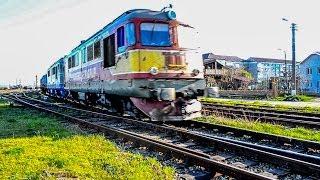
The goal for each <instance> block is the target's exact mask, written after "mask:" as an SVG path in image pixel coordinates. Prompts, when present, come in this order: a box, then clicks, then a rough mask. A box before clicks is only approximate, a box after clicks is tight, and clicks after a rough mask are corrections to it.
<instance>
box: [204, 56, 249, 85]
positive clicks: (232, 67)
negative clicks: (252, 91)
mask: <svg viewBox="0 0 320 180" xmlns="http://www.w3.org/2000/svg"><path fill="white" fill-rule="evenodd" d="M202 58H203V64H204V68H205V69H204V73H205V78H206V82H207V86H219V88H221V89H239V88H241V87H244V86H246V85H247V84H249V82H250V80H251V78H250V77H248V76H250V74H249V73H248V72H246V71H245V70H243V66H242V61H243V59H241V58H239V57H237V56H224V55H216V54H213V53H207V54H203V55H202Z"/></svg>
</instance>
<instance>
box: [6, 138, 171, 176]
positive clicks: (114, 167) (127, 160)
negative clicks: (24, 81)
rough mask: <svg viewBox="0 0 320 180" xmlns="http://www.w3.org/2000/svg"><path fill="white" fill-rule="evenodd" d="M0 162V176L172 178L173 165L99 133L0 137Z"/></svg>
mask: <svg viewBox="0 0 320 180" xmlns="http://www.w3.org/2000/svg"><path fill="white" fill-rule="evenodd" d="M0 162H1V163H0V179H56V178H64V179H67V178H79V179H174V169H172V168H170V167H163V166H162V165H161V164H160V163H159V162H157V160H156V159H154V158H145V157H143V156H141V155H137V154H131V153H127V152H123V151H121V150H119V149H118V148H117V147H116V145H115V144H114V143H112V142H110V141H107V140H105V138H104V137H103V136H72V137H68V138H62V139H59V140H54V139H53V138H50V137H40V136H35V137H31V138H9V139H0Z"/></svg>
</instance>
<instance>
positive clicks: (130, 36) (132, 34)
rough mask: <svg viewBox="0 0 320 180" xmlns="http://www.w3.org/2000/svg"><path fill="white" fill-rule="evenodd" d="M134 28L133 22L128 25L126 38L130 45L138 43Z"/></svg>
mask: <svg viewBox="0 0 320 180" xmlns="http://www.w3.org/2000/svg"><path fill="white" fill-rule="evenodd" d="M134 28H135V27H134V24H133V23H129V24H127V25H126V39H127V45H128V46H132V45H134V44H135V43H136V35H135V29H134Z"/></svg>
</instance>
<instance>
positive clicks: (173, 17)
mask: <svg viewBox="0 0 320 180" xmlns="http://www.w3.org/2000/svg"><path fill="white" fill-rule="evenodd" d="M167 16H168V18H169V19H171V20H175V19H176V18H177V14H176V13H175V12H174V11H172V10H170V11H168V12H167Z"/></svg>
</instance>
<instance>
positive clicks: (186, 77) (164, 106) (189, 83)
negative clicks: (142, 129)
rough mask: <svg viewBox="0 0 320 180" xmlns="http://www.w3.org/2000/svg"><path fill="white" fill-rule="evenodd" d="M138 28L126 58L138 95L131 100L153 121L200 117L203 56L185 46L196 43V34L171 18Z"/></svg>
mask: <svg viewBox="0 0 320 180" xmlns="http://www.w3.org/2000/svg"><path fill="white" fill-rule="evenodd" d="M169 12H170V13H171V14H172V11H169ZM169 12H164V13H168V14H170V13H169ZM135 25H136V27H137V28H136V30H137V33H136V34H137V44H136V47H135V48H134V49H132V50H130V51H128V53H127V54H126V57H127V58H126V59H127V60H128V61H126V63H129V64H130V70H131V72H132V73H131V74H130V77H131V78H132V80H131V81H132V82H131V83H132V87H133V88H132V89H135V90H136V93H137V94H136V95H135V97H131V98H130V99H131V101H132V102H133V104H134V105H135V106H136V107H137V108H138V109H140V110H141V111H142V112H144V113H145V114H146V115H148V116H150V117H151V118H152V119H154V120H184V119H191V118H195V117H199V116H201V103H200V102H199V101H198V100H197V96H199V95H203V91H204V88H205V82H204V78H203V64H202V60H201V54H200V53H199V52H198V49H197V47H196V48H190V47H187V46H184V45H185V44H193V43H194V40H195V39H194V38H195V35H196V33H195V30H194V29H193V28H192V27H191V26H188V25H186V24H182V23H180V22H178V21H176V20H175V19H172V18H169V19H168V20H166V21H165V20H153V19H139V20H136V21H135ZM139 96H140V97H139Z"/></svg>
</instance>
